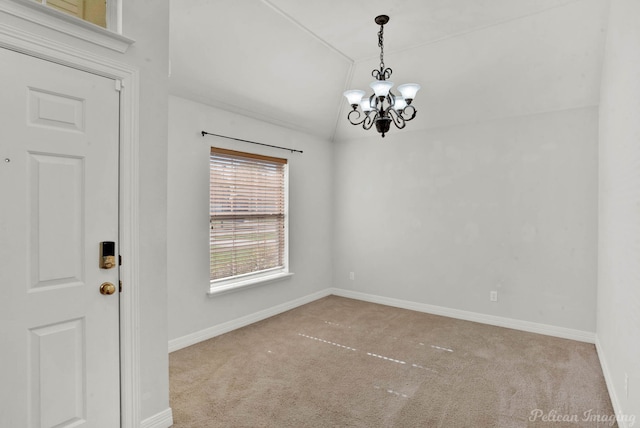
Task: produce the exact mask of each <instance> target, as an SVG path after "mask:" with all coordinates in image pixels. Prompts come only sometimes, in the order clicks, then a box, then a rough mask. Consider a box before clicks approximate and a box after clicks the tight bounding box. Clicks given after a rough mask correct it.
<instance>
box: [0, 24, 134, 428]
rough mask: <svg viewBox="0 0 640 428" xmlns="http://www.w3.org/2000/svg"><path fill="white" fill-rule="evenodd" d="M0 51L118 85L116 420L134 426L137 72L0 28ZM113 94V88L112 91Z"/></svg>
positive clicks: (13, 29) (42, 38)
mask: <svg viewBox="0 0 640 428" xmlns="http://www.w3.org/2000/svg"><path fill="white" fill-rule="evenodd" d="M0 48H6V49H9V50H13V51H16V52H21V53H24V54H27V55H30V56H33V57H37V58H41V59H44V60H46V61H51V62H55V63H58V64H61V65H65V66H68V67H72V68H75V69H79V70H82V71H86V72H89V73H92V74H96V75H99V76H103V77H107V78H110V79H114V80H119V81H121V84H122V89H121V91H120V147H119V157H120V171H119V180H120V189H119V196H118V198H119V204H120V208H119V210H120V214H119V215H120V218H119V229H120V231H119V235H120V236H119V240H120V243H119V245H120V254H121V255H122V257H123V264H122V266H120V280H121V281H122V283H123V292H122V293H121V294H120V396H121V399H120V400H121V402H120V415H121V419H120V420H121V427H122V428H137V427H138V426H139V424H140V417H141V416H140V414H141V412H140V407H141V399H140V340H139V325H140V319H139V315H138V314H139V312H140V311H139V306H140V301H139V290H138V285H139V281H138V278H139V264H138V263H139V262H138V261H139V236H138V229H139V228H138V225H139V203H138V200H139V199H138V193H139V182H138V145H139V140H138V134H139V113H138V112H139V90H140V82H139V79H140V72H139V70H138V69H137V68H135V67H132V66H131V65H128V64H124V63H121V62H117V61H114V60H111V59H109V58H105V57H102V56H99V55H96V54H94V53H92V52H88V51H84V50H81V49H78V48H76V47H74V46H70V45H66V44H63V43H58V42H55V41H52V40H49V39H46V38H44V37H41V36H39V35H36V34H33V33H29V32H26V31H24V30H21V29H19V28H16V27H12V26H10V25H7V24H4V23H0ZM114 90H115V86H114Z"/></svg>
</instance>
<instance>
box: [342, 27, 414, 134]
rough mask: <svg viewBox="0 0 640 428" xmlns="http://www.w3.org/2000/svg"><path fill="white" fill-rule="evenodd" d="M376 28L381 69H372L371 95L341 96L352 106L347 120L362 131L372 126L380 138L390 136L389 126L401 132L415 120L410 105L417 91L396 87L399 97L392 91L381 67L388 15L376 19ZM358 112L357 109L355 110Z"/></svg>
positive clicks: (388, 74)
mask: <svg viewBox="0 0 640 428" xmlns="http://www.w3.org/2000/svg"><path fill="white" fill-rule="evenodd" d="M375 22H376V24H378V25H380V31H378V46H379V47H380V69H374V70H373V71H372V72H371V75H372V76H373V77H374V78H375V79H376V80H374V81H373V82H371V83H370V84H369V86H370V87H371V89H372V90H373V94H371V95H369V96H366V93H365V91H362V90H360V89H351V90H348V91H345V92H344V96H345V97H346V98H347V101H348V102H349V104H350V105H351V108H352V110H351V111H350V112H349V114H348V115H347V119H348V120H349V122H350V123H351V124H352V125H362V127H363V128H364V129H367V130H368V129H371V128H372V127H373V125H374V124H375V126H376V130H377V131H378V132H379V133H380V134H382V137H383V138H384V134H386V133H387V132H389V128H390V127H391V123H393V124H394V125H395V126H396V128H398V129H402V128H404V127H405V125H406V122H408V121H410V120H413V118H414V117H416V109H415V107H414V106H412V105H411V102H412V101H413V100H414V99H415V97H416V93H417V92H418V90H420V85H418V84H417V83H405V84H404V85H400V86H398V92H399V94H395V93H393V92H392V91H391V88H392V87H393V82H391V81H390V80H388V79H389V78H390V77H391V72H392V71H391V69H390V68H385V65H384V39H383V35H384V25H385V24H386V23H387V22H389V17H388V16H387V15H380V16H377V17H376V19H375ZM358 108H359V109H358Z"/></svg>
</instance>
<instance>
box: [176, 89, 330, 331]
mask: <svg viewBox="0 0 640 428" xmlns="http://www.w3.org/2000/svg"><path fill="white" fill-rule="evenodd" d="M203 130H204V131H208V132H212V133H217V134H221V135H228V136H231V137H235V138H241V139H245V140H251V141H257V142H262V143H265V144H272V145H278V146H284V147H290V148H294V149H297V150H303V151H304V153H302V154H300V153H290V152H287V151H282V150H278V149H273V148H267V147H262V146H257V145H253V144H249V143H245V142H239V141H233V140H227V139H222V138H219V137H211V136H207V137H202V135H201V134H200V132H201V131H203ZM211 146H216V147H223V148H229V149H233V150H239V151H246V152H254V153H259V154H264V155H271V156H277V157H285V158H288V159H289V227H290V231H289V238H290V241H289V262H290V270H291V272H293V273H294V276H293V277H291V278H287V279H284V280H282V281H279V282H274V283H269V284H265V285H261V286H257V287H253V288H249V289H244V290H240V291H236V292H233V293H230V294H224V295H217V296H215V297H209V296H207V291H208V289H209V232H208V230H209V148H210V147H211ZM330 162H331V144H330V143H329V142H328V141H325V140H323V139H321V138H319V137H315V136H310V135H306V134H304V133H299V132H295V131H291V130H288V129H286V128H281V127H278V126H275V125H271V124H267V123H264V122H260V121H258V120H255V119H250V118H247V117H244V116H240V115H237V114H233V113H229V112H225V111H222V110H219V109H216V108H213V107H209V106H206V105H203V104H199V103H196V102H193V101H188V100H185V99H183V98H178V97H174V96H171V97H170V98H169V187H168V195H169V196H168V199H169V211H168V213H169V214H168V239H169V242H168V248H169V269H168V278H169V338H170V339H179V338H181V337H184V336H187V335H190V334H194V333H197V332H199V331H202V330H205V329H209V328H211V327H214V326H216V325H219V324H222V323H225V322H229V321H233V320H236V319H238V318H241V317H244V316H247V315H251V314H253V313H256V312H259V311H262V310H266V309H269V308H272V307H274V306H278V305H281V304H284V303H287V302H290V301H292V300H295V299H299V298H303V297H305V296H308V295H311V294H313V293H316V292H318V291H320V290H324V289H326V288H329V287H331V270H332V267H331V255H330V254H331V239H330V236H331V234H330V230H331V228H332V222H331V212H332V210H331V183H332V179H331V165H330Z"/></svg>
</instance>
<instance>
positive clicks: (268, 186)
mask: <svg viewBox="0 0 640 428" xmlns="http://www.w3.org/2000/svg"><path fill="white" fill-rule="evenodd" d="M209 159H210V161H209V166H210V181H209V183H210V184H209V201H210V203H209V214H210V222H209V229H210V234H209V248H210V280H211V289H210V291H211V292H213V293H215V292H220V291H225V290H228V289H233V288H237V287H240V286H244V285H249V284H253V283H257V282H262V281H264V280H268V279H272V278H277V277H281V276H286V275H288V271H287V248H286V246H287V212H286V211H287V204H286V198H285V193H286V177H287V160H286V159H280V158H272V157H267V156H260V155H254V154H250V153H242V152H236V151H231V150H225V149H218V148H214V147H212V148H211V155H210V158H209Z"/></svg>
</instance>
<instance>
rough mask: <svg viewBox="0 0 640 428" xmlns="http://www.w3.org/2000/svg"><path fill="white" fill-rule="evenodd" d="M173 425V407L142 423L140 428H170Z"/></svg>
mask: <svg viewBox="0 0 640 428" xmlns="http://www.w3.org/2000/svg"><path fill="white" fill-rule="evenodd" d="M171 425H173V413H172V412H171V407H169V408H167V409H164V410H163V411H162V412H160V413H156V414H155V415H153V416H151V417H149V418H147V419H145V420H144V421H142V422H140V428H169V427H170V426H171Z"/></svg>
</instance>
